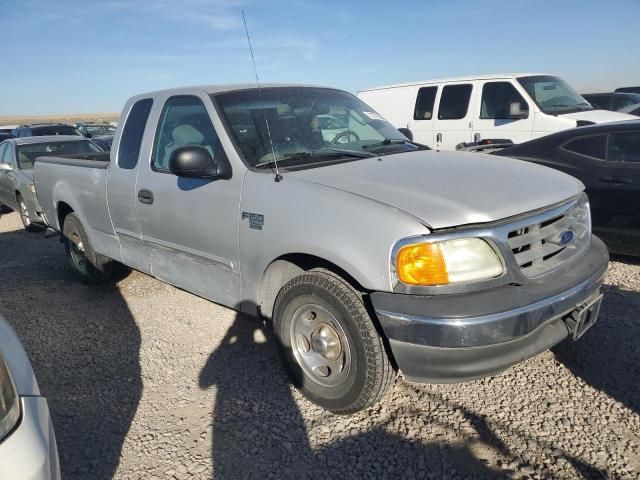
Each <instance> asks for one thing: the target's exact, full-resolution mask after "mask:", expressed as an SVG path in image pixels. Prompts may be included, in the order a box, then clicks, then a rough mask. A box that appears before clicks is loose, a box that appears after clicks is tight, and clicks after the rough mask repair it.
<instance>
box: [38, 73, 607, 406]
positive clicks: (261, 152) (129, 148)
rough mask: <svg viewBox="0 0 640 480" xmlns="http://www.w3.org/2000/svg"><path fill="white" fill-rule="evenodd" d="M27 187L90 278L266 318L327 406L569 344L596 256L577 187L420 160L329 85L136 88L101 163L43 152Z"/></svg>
mask: <svg viewBox="0 0 640 480" xmlns="http://www.w3.org/2000/svg"><path fill="white" fill-rule="evenodd" d="M35 185H36V191H37V195H38V199H39V202H40V204H41V206H42V209H43V212H44V217H45V219H46V221H47V223H48V224H49V225H50V226H51V227H52V228H53V229H55V230H57V231H58V232H60V233H61V234H62V235H63V238H64V242H65V247H66V251H67V254H68V258H69V262H70V265H71V266H72V268H73V269H74V270H75V271H76V272H77V273H78V275H79V276H80V277H81V278H82V279H84V280H85V281H86V282H89V283H95V282H101V281H106V280H108V279H109V278H110V276H111V274H112V271H113V266H114V263H116V262H119V263H122V264H125V265H127V266H129V267H132V268H134V269H137V270H140V271H143V272H146V273H148V274H149V275H153V276H154V277H157V278H159V279H161V280H164V281H166V282H168V283H171V284H173V285H176V286H178V287H180V288H183V289H185V290H188V291H190V292H193V293H195V294H197V295H200V296H202V297H205V298H207V299H210V300H212V301H214V302H217V303H220V304H222V305H226V306H228V307H231V308H235V309H237V310H240V311H243V312H247V313H250V314H253V315H261V316H262V317H264V318H265V319H267V321H270V322H272V324H273V329H274V332H275V336H276V339H277V343H278V345H279V349H280V352H281V355H282V358H283V361H284V364H285V366H286V368H287V371H288V373H289V375H290V378H291V380H292V382H293V383H294V385H295V386H296V387H297V388H299V389H300V390H301V391H302V392H303V394H304V395H305V396H306V397H307V398H309V399H310V400H311V401H313V402H316V403H317V404H319V405H321V406H322V407H324V408H326V409H328V410H331V411H334V412H339V413H349V412H354V411H357V410H360V409H363V408H366V407H368V406H369V405H372V404H373V403H374V402H375V401H377V400H378V399H380V398H381V397H382V395H383V394H384V392H385V391H386V389H387V388H388V387H389V386H390V385H391V384H392V383H393V381H394V380H395V378H396V375H397V372H398V371H400V372H402V374H403V375H404V377H405V378H406V379H408V380H409V381H416V382H457V381H465V380H471V379H476V378H480V377H483V376H487V375H493V374H495V373H497V372H499V371H501V370H504V369H505V368H507V367H509V366H511V365H513V364H515V363H517V362H520V361H522V360H524V359H526V358H529V357H531V356H533V355H536V354H538V353H540V352H543V351H545V350H547V349H548V348H550V347H552V346H553V345H555V344H557V343H559V342H561V341H562V340H564V339H565V338H568V337H571V338H573V339H578V338H579V337H580V336H581V335H582V334H583V333H584V331H586V329H588V328H589V327H590V326H591V325H593V323H594V322H595V320H596V318H597V315H598V310H599V306H600V302H601V298H602V296H601V294H600V287H601V284H602V281H603V276H604V274H605V272H606V269H607V263H608V254H607V250H606V248H605V246H604V245H603V243H602V242H601V241H600V240H599V239H598V238H596V237H594V236H592V234H591V225H590V214H589V203H588V200H587V198H586V196H585V194H584V193H583V185H582V184H581V183H580V182H579V181H577V180H576V179H574V178H572V177H570V176H568V175H565V174H562V173H558V172H556V171H554V170H551V169H548V168H544V167H541V166H538V165H534V164H531V163H525V162H520V161H515V160H512V159H508V158H501V157H495V156H488V155H483V154H466V153H458V152H436V151H430V150H429V149H428V148H426V147H424V146H422V145H419V144H416V143H413V142H411V141H409V140H408V139H407V137H405V136H404V135H403V134H402V133H400V132H399V131H398V130H396V129H395V128H393V127H392V126H391V125H390V124H389V123H388V122H387V121H385V120H384V119H383V118H382V117H381V116H380V115H378V114H377V113H376V112H375V111H373V110H372V109H371V108H370V107H368V106H367V105H366V104H364V103H362V102H361V101H360V100H358V99H357V98H355V97H354V96H353V95H351V94H349V93H346V92H343V91H340V90H334V89H330V88H319V87H305V86H277V85H269V86H264V87H262V88H260V89H259V88H255V87H251V86H206V87H193V88H181V89H175V90H167V91H160V92H153V93H149V94H145V95H139V96H136V97H134V98H132V99H130V100H129V101H128V102H127V104H126V106H125V109H124V111H123V114H122V118H121V122H120V123H119V125H118V129H117V131H116V135H115V138H114V142H113V149H112V150H111V156H110V158H108V157H101V156H100V155H89V156H87V155H85V156H84V157H82V158H78V157H73V158H52V157H41V158H39V159H38V160H37V161H36V165H35ZM257 368H259V366H257Z"/></svg>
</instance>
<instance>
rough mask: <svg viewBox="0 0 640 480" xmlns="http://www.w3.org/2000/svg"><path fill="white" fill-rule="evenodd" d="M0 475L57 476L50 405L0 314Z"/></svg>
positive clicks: (15, 478) (55, 479) (20, 478)
mask: <svg viewBox="0 0 640 480" xmlns="http://www.w3.org/2000/svg"><path fill="white" fill-rule="evenodd" d="M0 340H1V341H0V478H2V479H7V480H8V479H11V480H60V464H59V460H58V448H57V446H56V437H55V434H54V431H53V424H52V423H51V416H50V413H49V406H48V404H47V399H46V398H44V397H43V396H42V395H41V393H40V389H39V388H38V382H37V380H36V377H35V375H34V373H33V368H32V367H31V362H30V361H29V357H28V356H27V353H26V352H25V351H24V348H23V347H22V344H21V343H20V340H19V339H18V336H17V335H16V334H15V332H14V331H13V329H12V328H11V326H10V325H9V324H8V323H7V321H6V320H5V319H4V318H3V317H2V316H1V315H0Z"/></svg>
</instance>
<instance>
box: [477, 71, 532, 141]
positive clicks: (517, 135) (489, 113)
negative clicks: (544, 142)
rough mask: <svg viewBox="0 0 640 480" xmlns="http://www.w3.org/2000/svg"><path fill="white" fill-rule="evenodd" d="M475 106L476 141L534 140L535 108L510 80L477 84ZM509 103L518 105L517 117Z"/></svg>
mask: <svg viewBox="0 0 640 480" xmlns="http://www.w3.org/2000/svg"><path fill="white" fill-rule="evenodd" d="M478 87H479V88H478V95H476V98H477V101H476V103H475V106H474V113H475V114H474V119H473V141H480V140H485V139H491V138H493V139H507V140H511V141H512V142H513V143H521V142H526V141H527V140H531V136H532V132H533V107H532V105H530V104H529V103H528V101H527V100H525V97H524V96H523V95H522V93H521V92H520V91H519V90H518V88H517V87H516V86H515V85H514V84H513V83H511V82H510V81H508V80H500V81H496V80H492V81H482V82H478ZM510 104H518V105H519V106H520V113H519V114H517V115H516V114H514V113H515V112H512V111H511V110H510Z"/></svg>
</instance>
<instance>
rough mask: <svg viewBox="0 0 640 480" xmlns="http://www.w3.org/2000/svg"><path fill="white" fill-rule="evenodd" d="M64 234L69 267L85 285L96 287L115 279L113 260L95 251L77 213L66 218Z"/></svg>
mask: <svg viewBox="0 0 640 480" xmlns="http://www.w3.org/2000/svg"><path fill="white" fill-rule="evenodd" d="M62 234H63V236H64V249H65V251H66V253H67V261H68V262H69V266H70V267H71V270H72V271H73V273H75V274H76V276H77V277H78V278H79V279H80V280H81V281H82V282H83V283H86V284H88V285H95V284H98V283H104V282H107V281H109V280H111V279H112V278H113V264H114V262H113V260H111V259H110V258H108V257H105V256H104V255H101V254H99V253H97V252H96V251H95V250H94V249H93V246H92V245H91V243H90V242H89V237H88V236H87V234H86V232H85V231H84V227H83V226H82V223H81V222H80V219H79V218H78V216H77V215H76V214H75V213H70V214H68V215H67V216H66V217H65V219H64V226H63V228H62Z"/></svg>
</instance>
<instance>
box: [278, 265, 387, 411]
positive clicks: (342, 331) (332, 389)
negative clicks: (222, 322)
mask: <svg viewBox="0 0 640 480" xmlns="http://www.w3.org/2000/svg"><path fill="white" fill-rule="evenodd" d="M273 322H274V330H275V334H276V338H277V340H278V347H279V350H280V354H281V357H282V360H283V362H284V365H285V368H286V370H287V373H288V374H289V377H290V378H291V381H292V382H293V384H294V386H295V387H296V388H297V389H298V390H300V392H302V394H303V395H304V396H305V397H307V398H308V399H309V400H311V401H312V402H314V403H316V404H318V405H320V406H321V407H323V408H325V409H327V410H330V411H332V412H334V413H340V414H348V413H353V412H357V411H359V410H363V409H365V408H367V407H369V406H371V405H373V404H374V403H376V402H377V401H378V400H380V399H381V398H382V397H383V396H384V394H385V392H386V391H387V389H388V388H389V386H390V385H391V383H392V382H393V381H394V379H395V372H394V370H393V368H392V367H391V363H390V362H389V359H388V357H387V354H386V352H385V350H384V345H383V344H382V339H381V338H380V336H379V335H378V332H377V330H376V328H375V326H374V324H373V321H372V320H371V317H370V316H369V314H368V313H367V309H366V308H365V306H364V303H363V302H362V298H361V296H360V294H359V293H358V292H356V291H355V290H354V289H353V288H352V287H351V286H350V285H348V284H347V283H346V282H344V281H343V280H342V279H341V278H339V277H337V276H336V275H334V274H332V273H330V272H327V271H311V272H308V273H304V274H302V275H300V276H298V277H295V278H293V279H292V280H290V281H289V282H288V283H287V284H286V285H285V286H284V287H282V290H280V292H279V293H278V297H277V298H276V301H275V305H274V314H273Z"/></svg>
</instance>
